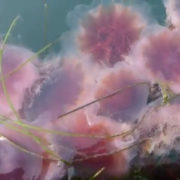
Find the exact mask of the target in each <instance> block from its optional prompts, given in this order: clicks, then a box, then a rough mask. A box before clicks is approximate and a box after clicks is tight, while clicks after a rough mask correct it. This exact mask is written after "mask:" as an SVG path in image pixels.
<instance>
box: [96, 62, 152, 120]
mask: <svg viewBox="0 0 180 180" xmlns="http://www.w3.org/2000/svg"><path fill="white" fill-rule="evenodd" d="M141 83H142V84H141ZM133 86H134V87H133ZM120 89H122V92H121V93H119V94H116V95H115V96H112V97H109V98H107V99H104V100H102V101H100V102H99V109H98V114H99V115H103V116H107V117H110V118H112V119H115V120H117V121H121V120H125V121H131V122H132V120H136V118H137V117H138V115H139V113H140V112H141V110H142V109H143V108H144V107H145V106H146V104H147V99H148V94H149V86H148V81H146V79H145V78H142V76H141V75H140V74H138V73H137V72H136V70H135V71H134V69H133V67H130V66H128V65H126V64H124V65H122V64H121V65H120V66H116V67H114V69H111V70H109V72H108V71H107V72H105V73H104V74H103V77H102V78H101V79H100V80H99V82H98V86H97V91H96V93H95V97H96V98H100V97H103V96H107V95H109V94H111V93H113V92H115V91H117V90H120Z"/></svg>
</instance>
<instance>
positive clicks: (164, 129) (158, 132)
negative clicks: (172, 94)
mask: <svg viewBox="0 0 180 180" xmlns="http://www.w3.org/2000/svg"><path fill="white" fill-rule="evenodd" d="M179 107H180V98H179V97H177V98H175V99H172V100H171V101H170V102H169V104H167V105H163V106H162V105H161V104H160V101H158V102H155V105H154V106H152V107H151V108H150V110H149V111H147V112H146V114H145V115H144V116H143V119H142V123H141V124H140V127H139V130H138V131H139V133H140V138H145V139H147V146H145V148H143V150H145V152H146V153H147V152H148V153H153V154H154V155H155V156H161V155H168V154H169V152H171V151H172V150H174V151H175V152H176V154H177V153H179V148H180V144H179V130H180V113H179ZM148 153H147V154H148ZM147 154H146V155H147Z"/></svg>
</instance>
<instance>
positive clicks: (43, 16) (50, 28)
mask: <svg viewBox="0 0 180 180" xmlns="http://www.w3.org/2000/svg"><path fill="white" fill-rule="evenodd" d="M129 1H131V0H129ZM132 1H134V0H132ZM141 1H142V2H143V1H145V2H147V3H149V4H150V5H151V8H152V11H153V14H155V16H156V19H157V20H158V21H159V22H160V23H163V21H164V17H165V11H164V7H163V4H162V1H161V0H140V1H139V2H141ZM45 2H46V3H47V13H45V8H44V4H45ZM91 3H92V0H0V34H1V37H2V35H3V34H5V33H6V31H7V29H8V26H9V25H10V23H11V22H12V20H13V19H14V18H15V17H16V16H17V15H20V17H21V19H20V21H19V22H18V24H17V25H16V27H15V29H14V31H13V33H12V35H11V38H10V41H11V42H13V43H16V44H21V45H25V46H26V47H28V48H30V49H32V50H33V51H37V50H38V49H40V48H42V47H43V46H44V45H45V44H46V43H48V42H51V41H53V40H55V39H56V38H58V37H59V36H61V35H62V33H63V32H65V31H67V30H68V25H67V22H66V16H67V13H68V12H69V11H71V10H73V9H74V7H76V6H77V5H79V4H87V5H88V4H91ZM45 27H46V30H45ZM45 31H46V33H45ZM45 34H46V35H45ZM57 49H58V50H59V49H60V47H59V46H57V45H56V50H57Z"/></svg>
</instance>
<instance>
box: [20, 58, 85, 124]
mask: <svg viewBox="0 0 180 180" xmlns="http://www.w3.org/2000/svg"><path fill="white" fill-rule="evenodd" d="M52 61H53V60H52ZM72 61H73V62H72ZM55 63H56V62H55ZM87 81H88V80H87V79H86V78H85V74H84V71H83V67H82V66H81V64H80V63H79V61H76V60H75V59H73V60H69V61H66V60H65V61H64V62H63V63H62V64H61V65H59V64H58V63H57V67H56V68H55V69H53V72H51V73H50V74H49V76H48V78H47V80H45V81H44V82H43V83H42V85H41V89H40V93H37V94H35V95H34V97H33V100H32V99H30V102H28V103H27V102H26V105H25V107H24V109H23V111H22V113H23V114H24V117H25V119H27V120H29V121H34V120H37V119H39V120H40V119H43V121H44V120H48V121H51V120H55V119H57V117H58V116H59V115H60V114H62V113H65V112H66V111H68V110H69V109H70V107H73V106H77V104H78V101H80V99H81V98H82V97H81V95H82V96H83V93H84V88H85V87H84V84H86V82H87ZM86 85H87V86H88V83H87V84H86Z"/></svg>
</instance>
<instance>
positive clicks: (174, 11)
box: [164, 0, 180, 28]
mask: <svg viewBox="0 0 180 180" xmlns="http://www.w3.org/2000/svg"><path fill="white" fill-rule="evenodd" d="M164 4H165V7H166V14H167V21H169V23H170V24H172V25H173V26H174V27H175V28H179V27H180V21H179V18H180V10H179V9H180V2H179V1H178V0H164Z"/></svg>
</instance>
